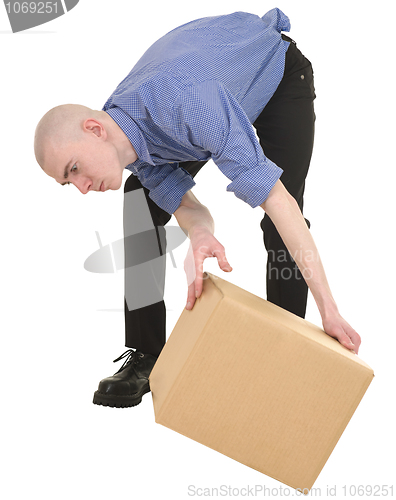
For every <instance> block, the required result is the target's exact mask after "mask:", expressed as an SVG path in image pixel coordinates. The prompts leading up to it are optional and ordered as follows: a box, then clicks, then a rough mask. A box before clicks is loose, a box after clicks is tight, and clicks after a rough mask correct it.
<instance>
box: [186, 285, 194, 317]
mask: <svg viewBox="0 0 396 500" xmlns="http://www.w3.org/2000/svg"><path fill="white" fill-rule="evenodd" d="M194 304H195V281H193V282H192V283H190V284H189V285H188V292H187V304H186V309H187V310H189V311H190V310H191V309H192V308H193V307H194Z"/></svg>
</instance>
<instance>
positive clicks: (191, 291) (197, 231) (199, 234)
mask: <svg viewBox="0 0 396 500" xmlns="http://www.w3.org/2000/svg"><path fill="white" fill-rule="evenodd" d="M189 237H190V247H189V249H188V253H187V257H186V260H185V261H184V270H185V272H186V275H187V283H188V295H187V305H186V309H189V310H190V309H192V308H193V307H194V303H195V299H196V298H198V297H200V295H201V293H202V288H203V263H204V260H205V259H206V258H208V257H216V258H217V261H218V263H219V267H220V269H222V270H223V271H226V272H230V271H232V268H231V266H230V264H229V263H228V261H227V258H226V255H225V251H224V247H223V245H222V244H221V243H219V241H218V240H217V239H216V238H215V237H214V236H213V234H212V233H211V231H210V230H209V229H208V228H207V227H205V226H198V225H197V226H194V227H192V228H191V229H190V231H189Z"/></svg>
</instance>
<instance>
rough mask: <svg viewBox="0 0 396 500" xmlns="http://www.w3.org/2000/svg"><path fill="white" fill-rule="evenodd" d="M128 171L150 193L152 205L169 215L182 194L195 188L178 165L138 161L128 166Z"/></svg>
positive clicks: (189, 176)
mask: <svg viewBox="0 0 396 500" xmlns="http://www.w3.org/2000/svg"><path fill="white" fill-rule="evenodd" d="M128 169H129V170H131V171H132V173H133V174H134V175H136V177H137V178H138V179H139V181H140V183H141V184H142V186H144V187H145V188H147V189H148V190H149V191H150V192H149V197H150V198H151V199H152V200H153V201H154V203H155V204H156V205H158V206H159V207H160V208H162V210H165V212H168V213H169V214H173V213H174V212H175V211H176V209H177V208H178V207H179V205H180V203H181V199H182V198H183V196H184V194H185V193H187V191H189V190H190V189H191V188H192V187H193V186H195V181H194V179H193V178H192V177H191V175H190V174H189V173H188V172H187V171H186V170H184V169H183V168H181V167H179V165H178V163H165V164H162V165H150V164H149V163H145V162H143V161H139V160H138V161H137V162H135V163H132V164H131V165H128Z"/></svg>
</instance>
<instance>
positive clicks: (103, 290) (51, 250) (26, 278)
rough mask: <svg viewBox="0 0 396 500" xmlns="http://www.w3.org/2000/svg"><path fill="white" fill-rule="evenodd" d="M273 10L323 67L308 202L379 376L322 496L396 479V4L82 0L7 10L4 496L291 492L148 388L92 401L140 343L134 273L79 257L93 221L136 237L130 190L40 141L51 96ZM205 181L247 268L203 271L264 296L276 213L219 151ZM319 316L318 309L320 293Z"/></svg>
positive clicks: (2, 81)
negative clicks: (90, 187)
mask: <svg viewBox="0 0 396 500" xmlns="http://www.w3.org/2000/svg"><path fill="white" fill-rule="evenodd" d="M275 6H277V7H279V8H281V9H282V10H283V11H284V12H285V13H286V14H287V15H288V16H289V18H290V20H291V24H292V30H291V32H290V36H291V37H292V38H293V39H295V40H296V41H297V43H298V46H299V48H300V49H301V50H302V52H303V53H304V54H305V55H306V56H307V57H308V58H309V59H310V60H311V62H312V64H313V68H314V72H315V86H316V93H317V99H316V101H315V105H316V115H317V122H316V144H315V150H314V155H313V158H312V163H311V171H310V174H309V178H308V181H307V186H306V202H305V215H306V217H307V218H309V219H310V221H311V223H312V234H313V236H314V238H315V240H316V243H317V245H318V247H319V249H320V252H321V256H322V259H323V261H324V264H325V268H326V271H327V274H328V279H329V281H330V284H331V287H332V290H333V294H334V296H335V298H336V301H337V303H338V306H339V309H340V311H341V313H342V314H343V315H344V317H345V318H346V319H347V321H348V322H349V323H351V324H352V325H353V327H354V328H355V329H356V330H357V331H358V332H359V333H360V335H361V337H362V346H361V350H360V354H359V355H360V356H361V358H362V359H363V360H365V361H366V362H367V363H368V364H369V365H371V366H372V367H373V368H374V371H375V375H376V377H375V379H374V381H373V382H372V384H371V386H370V387H369V389H368V391H367V393H366V395H365V396H364V398H363V400H362V402H361V404H360V406H359V408H358V409H357V411H356V413H355V415H354V416H353V418H352V420H351V422H350V423H349V425H348V427H347V429H346V430H345V432H344V434H343V435H342V437H341V439H340V441H339V443H338V444H337V446H336V448H335V450H334V452H333V453H332V455H331V457H330V459H329V460H328V462H327V464H326V466H325V467H324V469H323V471H322V472H321V474H320V476H319V478H318V479H317V481H316V483H315V487H318V488H321V496H322V497H325V496H326V490H327V487H334V486H336V488H337V494H338V496H339V497H343V496H344V495H343V493H344V490H343V489H342V486H343V485H346V486H347V490H349V487H350V486H351V485H359V484H360V485H377V484H378V485H391V484H392V481H393V480H394V477H395V476H394V471H395V460H394V445H395V434H394V421H395V410H394V407H395V406H394V402H393V399H394V382H395V372H394V353H393V349H394V347H395V340H394V334H395V327H394V310H395V288H394V283H395V271H394V266H395V259H394V236H393V234H392V233H393V232H394V204H393V197H394V184H395V180H396V179H395V173H394V170H395V160H394V154H393V152H394V142H395V135H394V133H395V127H394V116H395V105H394V85H395V82H394V76H393V70H392V69H391V68H392V66H393V58H394V34H393V30H392V27H393V23H394V17H395V8H394V3H393V2H391V1H377V2H375V3H374V2H373V3H372V4H371V5H370V4H369V3H368V2H357V1H345V0H342V1H340V0H335V1H332V2H326V3H324V2H314V1H308V0H300V1H298V2H296V1H295V0H294V1H285V0H282V1H280V2H278V3H277V4H274V3H268V2H262V1H260V2H259V1H257V0H244V1H243V2H242V1H236V0H229V1H228V2H226V3H224V4H223V5H221V3H220V2H214V1H213V0H210V1H208V0H200V1H199V2H186V1H174V0H170V1H167V2H155V3H153V2H131V1H129V0H112V1H104V0H81V1H80V3H79V4H78V5H77V6H76V7H75V8H74V9H73V10H72V11H71V12H70V13H68V14H67V15H64V16H62V17H60V18H59V19H56V20H54V21H52V22H50V23H47V24H44V25H42V26H39V27H37V28H33V29H31V30H29V31H26V32H22V33H19V34H12V33H11V31H10V26H9V23H8V19H7V16H6V12H5V9H4V8H3V7H0V44H1V62H0V68H1V69H0V71H1V78H0V89H1V99H2V103H1V105H2V107H1V120H0V121H1V125H0V126H1V133H0V137H1V163H2V165H1V187H2V194H1V197H0V200H1V226H2V245H1V263H2V267H1V294H2V297H1V316H0V317H1V344H2V345H1V365H0V368H1V392H0V394H1V402H2V412H1V416H2V424H1V454H2V461H3V465H2V473H3V474H4V476H3V478H2V479H1V482H0V490H3V491H2V495H1V496H2V498H5V499H7V500H11V499H22V498H23V499H28V498H40V499H42V500H44V499H45V500H47V499H54V498H56V499H58V500H63V499H71V498H76V499H78V500H79V499H87V498H94V499H100V500H102V499H113V498H117V497H120V498H126V499H132V498H148V499H151V498H153V499H154V498H163V497H165V498H168V497H170V496H172V497H173V498H175V499H185V498H190V497H189V496H188V487H189V485H195V487H196V488H198V487H200V488H205V487H208V488H211V487H220V486H221V485H227V486H231V487H232V488H235V489H238V488H239V489H241V488H243V487H246V486H247V485H250V486H254V485H266V486H267V487H269V488H274V490H273V495H275V494H278V496H279V495H280V494H281V493H280V489H279V488H280V486H282V487H283V488H285V487H284V485H281V483H278V482H277V481H275V480H273V479H271V478H269V477H267V476H265V475H263V474H260V473H259V472H257V471H254V470H252V469H250V468H248V467H246V466H244V465H241V464H239V463H238V462H235V461H233V460H231V459H229V458H227V457H225V456H223V455H221V454H219V453H217V452H215V451H213V450H210V449H208V448H206V447H204V446H202V445H200V444H198V443H195V442H193V441H191V440H189V439H187V438H185V437H183V436H181V435H179V434H177V433H175V432H173V431H171V430H169V429H166V428H164V427H162V426H160V425H158V424H156V423H155V422H154V414H153V408H152V401H151V395H150V394H149V395H146V396H145V397H144V398H143V402H142V403H141V404H140V405H139V406H137V407H135V408H131V409H110V408H105V407H100V406H96V405H93V404H92V402H91V401H92V396H93V392H94V391H95V390H96V388H97V384H98V382H99V380H100V379H102V378H104V377H105V376H108V375H111V374H113V373H114V372H115V371H116V370H117V369H118V367H119V366H120V365H119V364H117V365H115V364H113V363H112V360H113V359H114V358H116V357H117V356H118V355H120V354H121V353H122V352H123V351H124V350H125V347H124V317H123V313H122V308H123V273H122V272H119V273H116V274H112V275H103V274H91V273H88V272H87V271H85V270H84V268H83V263H84V261H85V259H86V258H87V256H88V255H90V254H91V253H92V252H93V251H95V250H96V249H97V248H98V243H97V240H96V236H95V231H99V233H100V236H101V239H102V243H103V244H107V243H110V242H112V241H114V240H116V239H119V238H121V237H122V203H123V193H122V189H120V190H118V191H110V192H106V193H105V194H104V193H89V195H87V196H82V195H81V193H80V192H79V191H78V190H77V189H76V188H75V187H74V186H70V187H60V186H59V185H57V184H56V183H55V181H54V180H53V179H51V178H49V177H48V176H46V175H45V174H44V173H43V171H42V170H41V169H40V168H39V166H38V165H37V164H36V162H35V158H34V154H33V136H34V130H35V126H36V124H37V122H38V121H39V119H40V118H41V116H42V115H43V114H44V113H45V112H46V111H48V110H49V109H50V108H52V107H53V106H56V105H58V104H63V103H80V104H85V105H87V106H90V107H92V108H95V109H101V108H102V106H103V104H104V102H105V101H106V99H107V98H108V97H109V95H110V94H111V93H112V91H113V90H114V89H115V87H116V86H117V84H118V83H119V82H120V81H121V80H122V79H123V78H124V77H125V76H126V74H127V73H128V72H129V71H130V69H131V67H132V66H133V65H134V63H135V62H136V61H137V59H138V58H139V57H140V56H141V55H142V53H143V52H144V50H145V49H146V48H147V47H148V46H149V45H150V44H151V43H152V42H154V41H155V40H156V39H157V38H159V37H160V36H161V35H163V34H165V33H166V32H167V31H169V30H171V29H173V28H174V27H176V26H178V25H180V24H183V23H185V22H188V21H190V20H192V19H195V18H198V17H204V16H209V15H217V14H224V13H231V12H234V11H236V10H244V11H247V12H252V13H255V14H258V15H260V16H262V15H264V14H265V12H267V11H268V10H270V9H271V8H273V7H275ZM126 177H127V174H125V178H126ZM196 181H197V186H196V187H195V188H194V190H193V191H194V193H195V194H196V196H197V197H198V199H200V200H201V201H202V203H204V204H205V205H207V206H208V207H209V209H210V210H211V212H212V215H213V217H214V219H215V221H216V233H215V234H216V236H217V238H218V239H219V240H220V241H221V242H222V243H223V245H224V246H225V248H226V253H227V256H228V259H229V262H230V263H231V265H232V266H233V268H234V271H233V272H232V273H231V274H227V275H226V274H223V273H222V272H221V271H220V270H219V269H218V267H217V264H216V261H215V260H214V259H212V260H211V261H206V264H205V269H206V270H208V271H210V272H213V273H214V274H217V275H219V276H222V277H225V279H228V280H229V281H232V282H233V283H235V284H237V285H238V286H241V287H243V288H245V289H247V290H249V291H251V292H252V293H255V294H256V295H260V296H262V297H265V259H264V258H263V255H264V254H263V244H262V233H261V230H260V227H259V222H260V220H261V217H262V211H261V209H260V208H257V209H254V210H253V209H251V208H250V207H249V206H248V205H245V204H244V203H243V202H241V201H240V200H238V199H236V198H235V196H234V195H233V194H231V193H227V192H226V191H225V187H226V185H227V184H228V183H229V181H228V179H226V178H225V177H224V176H222V174H221V173H220V172H219V171H218V170H217V167H216V166H215V165H214V164H213V163H211V164H208V165H207V166H206V167H205V169H204V170H203V171H201V172H200V174H199V175H198V176H197V178H196ZM170 224H176V221H175V219H173V220H172V221H171V222H170ZM186 251H187V242H185V243H184V244H183V246H181V247H179V248H178V249H177V250H175V251H174V256H175V259H176V263H177V268H176V269H175V268H173V267H172V265H171V261H170V259H168V264H169V265H168V275H167V285H166V287H167V288H166V302H167V306H168V325H167V326H168V334H169V333H170V332H171V330H172V328H173V326H174V324H175V323H176V321H177V319H178V317H179V315H180V313H181V312H182V309H183V307H184V305H185V299H186V295H187V291H186V286H185V276H184V272H183V260H184V256H185V253H186ZM102 309H104V310H106V309H107V310H113V311H102ZM307 319H308V320H309V321H311V322H313V323H316V324H319V325H320V324H321V323H320V316H319V314H318V312H317V309H316V306H315V303H314V301H313V298H312V297H310V298H309V305H308V312H307ZM395 488H396V484H395V486H394V489H395ZM190 491H191V490H190ZM333 491H334V490H333ZM234 492H236V490H234ZM241 492H242V493H243V490H241ZM286 494H287V493H286ZM294 494H295V492H294V490H292V489H289V495H290V496H293V495H294ZM267 496H268V493H267ZM241 498H242V496H241Z"/></svg>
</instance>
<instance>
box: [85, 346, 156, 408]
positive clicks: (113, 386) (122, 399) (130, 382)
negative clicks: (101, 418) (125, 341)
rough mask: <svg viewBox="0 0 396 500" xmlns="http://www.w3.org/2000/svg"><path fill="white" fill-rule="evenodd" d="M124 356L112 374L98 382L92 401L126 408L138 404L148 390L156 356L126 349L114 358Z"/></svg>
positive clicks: (97, 403)
mask: <svg viewBox="0 0 396 500" xmlns="http://www.w3.org/2000/svg"><path fill="white" fill-rule="evenodd" d="M123 358H126V359H125V361H124V363H123V365H122V366H121V368H120V369H119V370H118V372H116V373H115V374H114V375H113V376H111V377H107V378H104V379H103V380H101V381H100V382H99V387H98V390H97V391H95V394H94V397H93V403H94V404H96V405H103V406H111V407H113V408H128V407H131V406H136V405H138V404H139V403H140V402H141V400H142V396H143V395H144V394H146V393H147V392H150V385H149V381H148V378H149V375H150V373H151V370H152V369H153V366H154V364H155V362H156V361H157V358H156V357H155V356H152V355H151V354H143V353H142V352H140V351H134V350H132V349H128V351H125V352H124V353H123V354H121V356H120V357H119V358H117V359H115V360H114V362H117V361H119V360H120V359H123Z"/></svg>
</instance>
